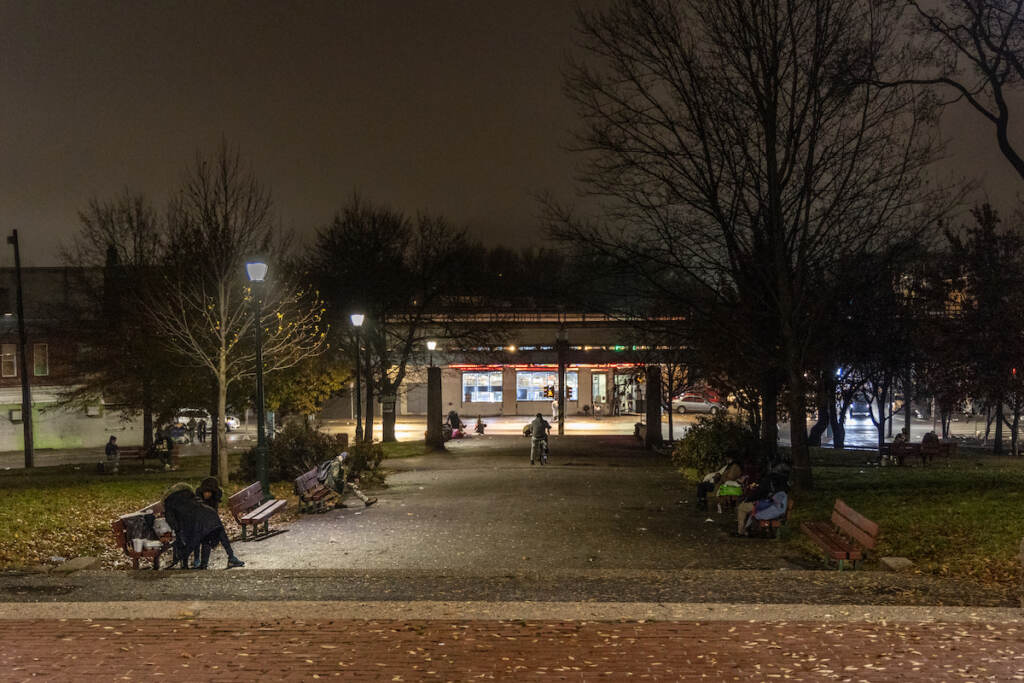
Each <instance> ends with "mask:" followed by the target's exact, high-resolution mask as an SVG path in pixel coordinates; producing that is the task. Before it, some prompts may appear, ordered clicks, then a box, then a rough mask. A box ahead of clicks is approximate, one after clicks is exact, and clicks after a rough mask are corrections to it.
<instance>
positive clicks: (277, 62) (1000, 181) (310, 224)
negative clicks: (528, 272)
mask: <svg viewBox="0 0 1024 683" xmlns="http://www.w3.org/2000/svg"><path fill="white" fill-rule="evenodd" d="M574 6H575V3H574V2H571V1H569V0H496V1H492V2H486V3H484V2H474V1H472V0H465V1H462V2H459V1H456V0H431V1H430V2H410V1H407V0H406V1H402V0H372V1H370V0H366V1H354V0H348V1H344V0H335V1H331V2H323V1H319V2H317V1H313V2H294V3H292V2H223V1H216V2H209V1H206V2H173V3H136V2H104V1H75V2H71V1H60V2H59V1H54V2H24V1H13V0H2V1H0V46H2V47H0V50H2V53H0V54H2V59H0V92H2V93H3V97H2V98H0V131H2V133H0V134H2V152H3V154H2V158H3V164H2V165H0V230H2V231H3V232H5V233H7V232H9V231H10V229H12V228H18V229H19V231H20V234H21V241H22V253H23V255H24V256H23V258H24V262H25V263H26V265H52V264H56V263H57V262H58V260H57V250H56V248H55V247H56V245H57V244H58V243H59V241H60V240H62V239H64V238H66V237H67V236H68V235H70V234H72V233H73V232H74V231H75V230H76V229H77V227H78V218H77V212H78V211H79V210H80V209H81V208H83V207H84V206H85V205H86V204H87V202H88V201H89V199H90V198H92V197H99V198H101V199H105V198H109V197H112V196H114V195H116V194H117V193H119V192H120V191H121V190H122V189H123V188H124V187H126V186H127V187H130V188H132V189H134V190H137V191H141V192H144V193H145V194H147V195H148V196H150V197H151V198H152V199H153V200H154V202H156V203H157V205H158V206H159V205H162V204H163V202H164V200H165V199H166V197H167V194H168V193H169V192H170V191H171V190H173V189H174V188H175V187H177V185H178V184H179V182H180V179H181V176H182V173H183V171H184V169H185V168H186V167H188V165H189V164H190V162H191V161H192V159H193V158H194V156H195V154H196V153H197V152H202V153H204V154H211V153H212V152H214V151H215V150H216V148H217V146H218V144H219V143H220V141H221V140H222V139H226V140H227V141H228V142H229V143H231V144H234V145H236V146H237V147H238V148H239V149H240V151H241V152H242V154H243V156H245V157H246V158H247V159H248V160H249V161H250V162H251V163H252V165H253V167H254V169H255V171H256V173H257V175H258V177H259V178H260V180H261V181H262V182H263V183H264V184H266V185H267V186H268V187H269V188H270V189H271V191H272V193H273V196H274V198H275V205H276V211H277V215H278V218H279V220H280V222H281V223H282V224H283V225H284V226H285V227H288V228H292V229H294V230H295V231H296V232H297V233H298V234H299V235H300V236H306V237H307V238H308V237H309V236H311V235H312V234H313V233H314V231H315V230H316V228H318V227H320V226H323V225H324V224H325V223H327V222H328V221H329V220H330V218H331V217H332V215H333V213H334V211H335V210H336V209H338V208H339V207H340V206H341V205H342V204H343V203H344V202H345V200H346V199H347V198H348V197H349V196H350V195H351V193H352V192H353V191H359V192H360V193H361V194H362V195H364V196H365V197H366V198H367V199H370V200H373V201H375V202H381V203H386V204H389V205H391V206H393V207H395V208H398V209H402V210H405V211H407V212H415V211H416V210H427V211H431V212H439V213H443V214H445V215H446V216H448V217H449V218H450V219H451V220H453V221H454V222H455V223H457V224H460V225H465V226H467V227H468V228H469V229H470V231H471V232H472V233H473V234H474V235H476V236H478V237H479V238H481V239H482V240H484V241H485V242H486V243H489V244H496V243H503V244H507V245H509V246H514V247H519V246H525V245H529V244H543V243H544V242H543V237H542V234H541V231H540V221H539V218H538V215H539V213H540V212H539V207H538V204H537V201H536V195H537V194H538V193H541V192H551V193H553V194H555V195H556V196H560V197H566V198H571V197H572V193H573V189H572V188H573V185H572V173H573V166H574V163H575V161H574V159H573V158H572V155H571V154H570V153H569V152H567V151H565V147H566V145H568V144H569V143H570V141H571V138H570V131H571V129H572V128H573V127H574V125H575V119H574V115H573V110H572V107H571V105H570V104H569V102H568V101H567V100H566V99H565V97H564V96H563V95H562V92H561V83H562V72H563V68H564V65H565V58H566V55H567V54H568V52H569V51H570V50H571V49H572V42H573V32H574V30H575V16H574ZM1022 113H1024V112H1022ZM943 130H944V131H945V132H946V133H947V134H949V135H955V136H956V137H955V139H954V140H953V141H952V143H951V145H950V148H949V154H948V158H947V159H946V160H945V161H944V162H943V164H942V167H941V169H940V172H941V173H943V174H967V175H970V176H977V177H981V178H982V179H983V187H984V188H985V190H984V192H987V195H988V196H990V197H991V198H992V199H993V200H995V201H996V202H997V203H1002V204H1003V205H1004V206H1007V207H1008V206H1009V203H1010V202H1011V201H1012V200H1014V198H1015V197H1016V195H1017V192H1018V190H1017V188H1018V187H1019V186H1021V183H1022V181H1021V180H1020V179H1018V178H1017V177H1016V175H1015V174H1014V173H1013V171H1012V169H1011V168H1010V166H1009V164H1008V163H1006V162H1005V161H1004V160H1003V159H1002V157H1000V156H999V155H998V152H997V150H996V147H995V142H994V136H993V135H992V132H991V130H990V128H989V127H988V126H987V125H986V124H984V123H983V122H982V121H981V119H980V118H978V117H977V116H976V115H974V114H973V113H971V112H967V111H965V110H964V109H962V108H961V109H957V110H955V111H951V112H948V113H947V114H946V116H945V117H944V121H943ZM979 196H982V195H979ZM10 261H11V256H10V255H9V254H5V255H4V256H2V257H0V265H8V264H9V262H10Z"/></svg>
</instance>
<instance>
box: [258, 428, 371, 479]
mask: <svg viewBox="0 0 1024 683" xmlns="http://www.w3.org/2000/svg"><path fill="white" fill-rule="evenodd" d="M347 444H348V439H347V437H346V436H345V435H339V436H332V435H330V434H324V433H323V432H319V431H317V430H315V429H312V428H310V427H308V426H306V425H305V424H301V423H291V424H288V425H286V426H285V427H284V429H282V430H281V431H280V432H279V433H278V434H277V436H275V437H274V440H273V441H271V442H270V445H269V447H268V449H267V475H268V478H269V479H270V481H287V480H289V479H295V477H297V476H299V475H300V474H303V473H304V472H308V471H309V470H311V469H312V468H314V467H316V466H317V465H319V464H320V463H322V462H323V461H324V460H328V459H330V458H333V457H334V456H336V455H338V454H339V453H341V452H342V451H344V450H346V449H347ZM349 452H350V453H351V452H352V451H351V449H350V450H349ZM239 473H240V474H241V476H242V477H243V478H244V479H245V480H247V481H254V480H256V479H259V475H258V473H257V468H256V449H255V448H251V449H249V450H248V451H246V452H245V453H243V454H242V462H241V464H240V465H239Z"/></svg>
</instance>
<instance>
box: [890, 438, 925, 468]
mask: <svg viewBox="0 0 1024 683" xmlns="http://www.w3.org/2000/svg"><path fill="white" fill-rule="evenodd" d="M919 457H921V444H919V443H897V442H895V441H894V442H893V443H892V459H893V461H894V462H895V463H896V464H897V465H901V466H902V465H903V464H904V463H905V462H906V460H907V458H919Z"/></svg>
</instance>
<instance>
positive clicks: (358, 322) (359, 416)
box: [350, 313, 366, 443]
mask: <svg viewBox="0 0 1024 683" xmlns="http://www.w3.org/2000/svg"><path fill="white" fill-rule="evenodd" d="M350 318H351V320H352V327H354V328H356V443H362V441H363V385H362V380H361V378H362V371H361V368H360V359H359V357H360V356H361V355H362V353H361V351H362V350H361V349H360V348H359V328H361V327H362V326H363V320H364V319H365V318H366V316H364V315H363V314H362V313H353V314H352V315H351V316H350Z"/></svg>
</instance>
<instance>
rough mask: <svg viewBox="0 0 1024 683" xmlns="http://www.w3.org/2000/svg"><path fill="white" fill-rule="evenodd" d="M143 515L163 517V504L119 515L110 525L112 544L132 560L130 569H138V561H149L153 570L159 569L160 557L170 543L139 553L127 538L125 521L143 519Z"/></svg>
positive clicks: (145, 549)
mask: <svg viewBox="0 0 1024 683" xmlns="http://www.w3.org/2000/svg"><path fill="white" fill-rule="evenodd" d="M145 515H153V516H154V517H163V515H164V504H163V502H162V501H161V502H156V503H152V504H151V505H148V506H146V507H145V508H143V509H141V510H139V511H138V512H133V513H131V514H128V515H121V516H120V517H118V518H117V519H116V520H114V522H113V523H112V524H111V525H110V528H111V531H113V532H114V543H115V544H116V545H117V546H118V547H119V548H121V550H123V551H124V554H125V555H127V556H128V557H130V558H132V568H133V569H138V568H139V560H140V559H144V560H149V561H150V562H151V563H152V564H153V569H159V568H160V555H161V554H162V553H163V552H164V551H165V550H167V548H169V547H170V546H171V544H170V543H166V542H164V543H161V546H160V547H159V548H144V549H142V550H140V551H136V550H135V548H134V547H133V546H132V539H131V538H129V537H128V530H127V528H126V525H125V520H126V519H127V518H129V517H143V516H145Z"/></svg>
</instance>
